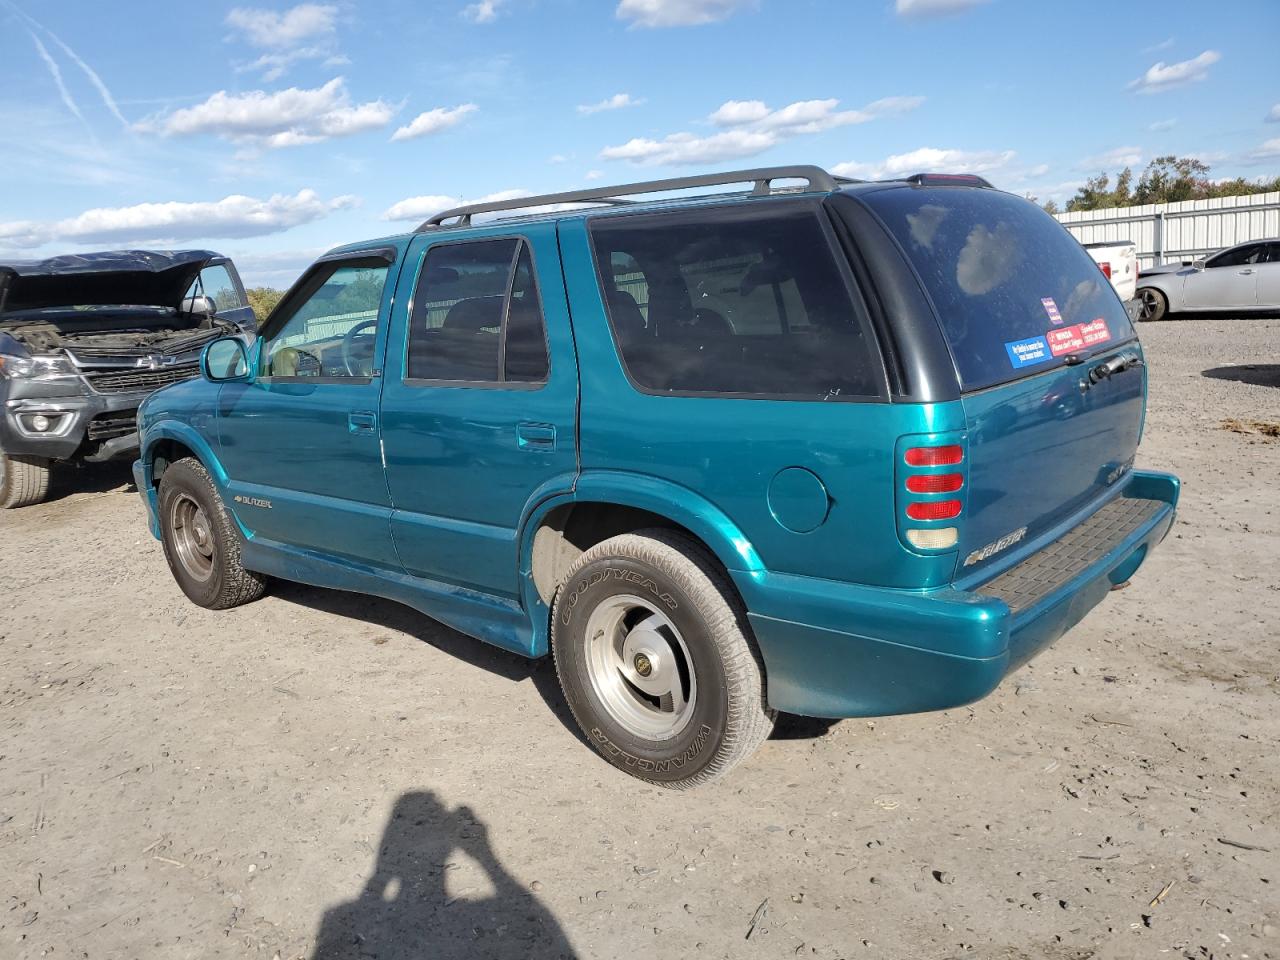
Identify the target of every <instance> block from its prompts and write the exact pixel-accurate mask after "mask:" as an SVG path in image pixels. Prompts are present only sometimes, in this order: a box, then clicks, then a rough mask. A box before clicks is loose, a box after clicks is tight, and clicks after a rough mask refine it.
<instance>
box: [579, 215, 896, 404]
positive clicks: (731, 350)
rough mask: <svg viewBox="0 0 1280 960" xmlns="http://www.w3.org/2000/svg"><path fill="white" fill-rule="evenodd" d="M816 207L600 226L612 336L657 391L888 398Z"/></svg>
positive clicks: (637, 375)
mask: <svg viewBox="0 0 1280 960" xmlns="http://www.w3.org/2000/svg"><path fill="white" fill-rule="evenodd" d="M828 231H829V224H825V223H824V222H823V221H822V220H821V219H820V218H819V216H818V211H817V210H816V208H815V207H814V206H813V205H810V204H797V203H786V202H784V203H777V202H773V203H758V204H757V203H753V204H742V203H739V204H735V205H734V206H732V207H710V208H698V209H685V210H678V211H670V212H664V213H660V214H638V215H623V216H611V217H600V218H597V219H596V220H595V221H594V222H593V224H592V227H591V237H592V243H593V245H594V247H595V255H596V264H597V267H598V269H599V272H600V282H601V287H602V292H603V295H604V300H605V303H606V304H607V306H608V310H609V318H610V321H611V323H612V325H613V332H614V339H615V341H616V343H617V345H618V347H619V350H620V353H621V355H622V361H623V364H624V366H625V367H626V370H627V373H628V375H629V376H630V377H631V380H632V382H633V383H635V384H636V386H637V387H639V388H640V389H641V390H644V391H645V392H649V393H658V394H673V395H696V394H714V395H718V396H738V397H780V398H788V399H804V400H845V399H866V398H874V397H880V396H882V395H883V394H884V390H885V387H884V370H883V366H882V364H881V362H880V359H879V353H878V351H877V350H876V347H875V345H874V343H873V342H872V340H871V338H870V336H869V334H868V331H867V324H866V320H865V313H864V310H863V308H862V305H861V302H860V300H859V299H858V298H857V297H856V295H855V291H854V290H853V288H852V286H851V281H850V279H849V277H848V276H847V272H846V271H845V270H842V269H841V267H840V265H839V263H838V261H837V260H836V257H835V254H834V251H833V247H832V243H831V240H830V237H829V234H828Z"/></svg>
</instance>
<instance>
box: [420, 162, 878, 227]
mask: <svg viewBox="0 0 1280 960" xmlns="http://www.w3.org/2000/svg"><path fill="white" fill-rule="evenodd" d="M774 180H804V181H806V182H807V183H808V187H807V189H809V190H817V191H831V190H836V189H838V188H839V186H840V185H841V184H843V183H853V182H854V181H852V180H850V179H848V178H847V177H836V176H832V175H831V174H829V173H827V171H825V170H823V169H822V168H821V167H814V166H806V165H801V166H791V167H760V168H758V169H755V170H733V171H729V172H727V173H704V174H700V175H699V176H696V177H674V178H672V179H670V180H647V181H644V182H642V183H624V184H622V185H620V186H616V187H592V188H590V189H588V190H571V191H569V192H568V193H548V194H544V195H543V196H540V197H518V198H516V199H514V200H497V201H494V202H492V203H472V204H468V205H467V206H464V207H454V208H453V209H452V210H445V211H443V212H442V213H437V214H436V215H435V216H434V217H432V218H431V219H430V220H427V221H426V222H424V223H423V224H422V225H421V226H419V227H418V229H417V230H415V231H414V233H425V232H427V231H428V230H436V229H439V228H440V227H442V226H444V221H446V220H453V219H455V218H456V219H457V221H458V222H457V223H456V224H454V226H459V227H469V226H471V218H472V216H473V215H475V214H477V213H497V212H500V211H503V210H524V209H527V208H529V207H543V206H550V205H551V204H557V203H600V204H606V205H621V204H626V203H634V202H635V201H627V200H622V199H619V198H621V197H626V196H633V195H635V194H641V193H663V192H666V191H669V190H688V189H691V188H693V187H719V186H727V185H729V184H733V183H754V184H755V186H754V188H753V189H752V191H751V192H752V194H753V195H755V196H767V195H768V194H769V193H771V192H772V191H771V188H770V184H771V183H772V182H773V181H774Z"/></svg>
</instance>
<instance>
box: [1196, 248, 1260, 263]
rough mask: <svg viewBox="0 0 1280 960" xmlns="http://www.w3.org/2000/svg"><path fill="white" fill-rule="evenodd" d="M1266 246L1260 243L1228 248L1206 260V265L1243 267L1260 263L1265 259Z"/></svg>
mask: <svg viewBox="0 0 1280 960" xmlns="http://www.w3.org/2000/svg"><path fill="white" fill-rule="evenodd" d="M1265 253H1266V247H1265V246H1263V245H1262V244H1260V243H1255V244H1250V245H1249V246H1247V247H1236V248H1235V249H1234V250H1227V251H1224V252H1223V253H1220V254H1218V255H1217V256H1215V257H1210V258H1209V259H1208V260H1206V261H1205V264H1204V265H1205V266H1206V267H1241V266H1244V265H1245V264H1247V263H1260V262H1263V260H1264V254H1265Z"/></svg>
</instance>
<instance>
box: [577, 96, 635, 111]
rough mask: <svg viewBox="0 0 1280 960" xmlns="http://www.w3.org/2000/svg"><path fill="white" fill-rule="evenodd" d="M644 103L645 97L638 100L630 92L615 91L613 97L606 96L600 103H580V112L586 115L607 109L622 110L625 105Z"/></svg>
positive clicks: (631, 105)
mask: <svg viewBox="0 0 1280 960" xmlns="http://www.w3.org/2000/svg"><path fill="white" fill-rule="evenodd" d="M642 103H644V100H643V99H639V100H637V99H636V98H635V97H633V96H631V94H629V93H615V94H614V95H613V96H612V97H606V98H605V99H604V100H601V101H600V102H599V103H583V104H579V105H578V112H579V113H581V114H584V115H590V114H593V113H600V112H602V111H605V110H621V109H623V108H624V107H638V106H640V104H642Z"/></svg>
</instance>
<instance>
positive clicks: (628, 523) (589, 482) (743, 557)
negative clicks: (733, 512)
mask: <svg viewBox="0 0 1280 960" xmlns="http://www.w3.org/2000/svg"><path fill="white" fill-rule="evenodd" d="M647 527H663V528H666V529H672V530H677V531H679V532H681V533H684V534H685V535H686V536H688V537H690V538H691V539H692V540H694V541H695V542H697V543H699V544H700V545H701V546H702V547H704V548H705V549H706V550H707V552H708V553H709V554H710V555H711V556H712V558H714V559H715V560H716V562H717V563H718V564H719V565H720V566H721V567H722V568H724V570H725V571H726V572H728V571H744V572H757V571H762V570H763V569H764V564H763V563H762V562H761V560H760V556H759V554H758V553H757V552H756V550H755V547H754V546H753V545H752V544H751V542H750V541H749V540H748V539H747V537H746V535H745V534H744V533H743V532H742V530H741V529H739V528H738V526H737V525H736V524H735V523H734V522H733V521H732V520H731V519H730V518H729V517H728V516H727V515H726V514H725V513H724V512H723V511H722V510H720V509H719V508H718V507H716V506H715V505H714V504H712V503H711V502H710V501H708V500H707V499H706V498H704V497H702V496H701V495H700V494H698V493H696V492H694V491H692V490H689V489H688V488H686V487H681V486H679V485H678V484H674V483H670V482H669V481H665V480H660V479H658V478H655V477H645V476H637V475H631V474H623V473H610V472H598V473H584V474H582V475H580V476H579V478H578V482H577V484H576V486H575V488H574V490H573V491H572V492H571V493H566V494H562V495H560V496H556V497H552V498H549V499H546V500H543V501H542V502H540V503H538V505H537V506H536V507H535V508H533V509H532V510H530V511H529V513H528V515H527V517H526V518H525V520H524V522H523V523H522V525H521V542H520V574H521V577H520V579H521V590H522V599H523V601H524V607H525V609H526V611H527V612H528V613H529V617H530V621H531V625H532V628H533V648H534V649H533V655H534V656H542V655H545V654H546V653H547V652H548V651H549V650H550V614H551V610H550V608H551V603H552V601H553V600H554V597H555V591H556V590H557V589H558V588H559V587H560V586H561V584H562V583H563V582H564V578H565V576H567V574H568V571H569V568H570V567H571V566H572V565H573V563H574V561H576V560H577V558H578V557H579V556H581V555H582V554H583V553H584V552H586V551H587V550H588V549H590V548H591V547H593V546H595V545H596V544H597V543H600V542H601V541H603V540H607V539H609V538H610V537H614V536H618V535H619V534H622V533H631V532H634V531H636V530H642V529H645V528H647ZM731 579H732V578H731Z"/></svg>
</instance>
